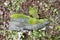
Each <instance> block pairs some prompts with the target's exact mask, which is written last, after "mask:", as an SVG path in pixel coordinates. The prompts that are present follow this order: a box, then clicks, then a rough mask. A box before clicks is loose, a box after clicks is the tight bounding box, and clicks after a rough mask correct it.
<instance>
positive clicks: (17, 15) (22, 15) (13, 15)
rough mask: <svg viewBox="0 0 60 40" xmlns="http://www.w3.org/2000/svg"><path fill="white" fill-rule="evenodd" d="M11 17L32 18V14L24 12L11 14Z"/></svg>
mask: <svg viewBox="0 0 60 40" xmlns="http://www.w3.org/2000/svg"><path fill="white" fill-rule="evenodd" d="M11 18H30V16H26V15H24V14H11Z"/></svg>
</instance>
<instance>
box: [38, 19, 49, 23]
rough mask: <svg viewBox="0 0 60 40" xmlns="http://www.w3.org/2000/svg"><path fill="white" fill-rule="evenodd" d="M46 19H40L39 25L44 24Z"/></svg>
mask: <svg viewBox="0 0 60 40" xmlns="http://www.w3.org/2000/svg"><path fill="white" fill-rule="evenodd" d="M47 20H48V19H40V20H39V23H44V22H45V21H47Z"/></svg>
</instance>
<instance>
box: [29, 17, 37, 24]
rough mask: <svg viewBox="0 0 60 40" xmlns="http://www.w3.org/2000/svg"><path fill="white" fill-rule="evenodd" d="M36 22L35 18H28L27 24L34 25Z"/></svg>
mask: <svg viewBox="0 0 60 40" xmlns="http://www.w3.org/2000/svg"><path fill="white" fill-rule="evenodd" d="M37 22H38V21H37V19H36V18H30V19H29V24H36V23H37Z"/></svg>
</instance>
